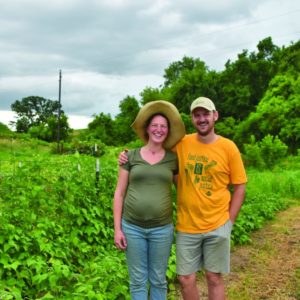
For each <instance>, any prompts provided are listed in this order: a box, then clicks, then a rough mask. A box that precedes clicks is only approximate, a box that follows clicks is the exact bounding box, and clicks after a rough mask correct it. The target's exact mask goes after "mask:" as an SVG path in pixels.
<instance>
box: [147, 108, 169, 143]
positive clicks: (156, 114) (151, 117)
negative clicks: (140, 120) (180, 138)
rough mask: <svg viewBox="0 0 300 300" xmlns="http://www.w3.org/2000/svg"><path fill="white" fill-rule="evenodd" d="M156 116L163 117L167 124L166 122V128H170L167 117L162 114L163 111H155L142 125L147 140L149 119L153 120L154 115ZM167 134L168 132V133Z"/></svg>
mask: <svg viewBox="0 0 300 300" xmlns="http://www.w3.org/2000/svg"><path fill="white" fill-rule="evenodd" d="M156 116H161V117H163V118H165V119H166V120H167V124H168V129H170V121H169V119H168V118H167V117H166V116H165V115H164V114H163V113H155V114H153V115H151V116H150V117H149V118H148V120H147V121H146V122H145V126H144V134H145V138H146V139H147V140H148V139H149V135H148V133H147V128H148V126H149V125H150V123H151V121H152V120H153V118H154V117H156ZM168 134H169V133H168Z"/></svg>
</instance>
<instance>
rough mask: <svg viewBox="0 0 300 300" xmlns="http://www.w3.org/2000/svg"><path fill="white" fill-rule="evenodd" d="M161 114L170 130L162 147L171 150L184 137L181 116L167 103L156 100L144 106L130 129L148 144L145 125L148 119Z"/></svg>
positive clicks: (173, 106) (174, 107)
mask: <svg viewBox="0 0 300 300" xmlns="http://www.w3.org/2000/svg"><path fill="white" fill-rule="evenodd" d="M159 113H161V114H163V115H164V116H166V117H167V118H168V120H169V124H170V128H169V134H168V137H167V138H166V140H165V141H164V144H163V145H164V147H165V148H166V149H171V148H172V147H174V146H175V145H176V144H177V143H178V142H179V141H180V140H181V139H182V138H183V137H184V135H185V126H184V123H183V121H182V119H181V116H180V114H179V112H178V110H177V108H176V106H175V105H173V104H172V103H170V102H168V101H164V100H156V101H151V102H148V103H147V104H145V105H144V106H143V107H142V108H141V109H140V111H139V112H138V114H137V116H136V118H135V120H134V122H133V123H132V124H131V127H132V128H133V130H134V131H135V132H136V134H137V135H138V136H139V138H140V139H141V140H143V141H144V142H145V143H147V142H148V137H147V135H146V124H147V121H148V120H149V118H150V117H152V116H153V115H155V114H159Z"/></svg>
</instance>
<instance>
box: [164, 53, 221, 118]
mask: <svg viewBox="0 0 300 300" xmlns="http://www.w3.org/2000/svg"><path fill="white" fill-rule="evenodd" d="M216 76H217V73H216V72H210V71H209V70H208V68H207V67H206V65H205V63H204V62H203V61H201V60H200V59H194V58H190V57H184V58H183V59H182V61H178V62H175V63H172V64H171V65H170V66H169V67H168V68H167V69H166V70H165V75H164V77H165V79H166V80H165V84H164V88H163V89H162V93H163V94H166V95H168V96H169V99H170V101H171V102H172V103H173V104H174V105H175V106H176V107H177V108H178V110H179V111H180V112H184V113H186V114H189V113H190V105H191V103H192V101H193V100H195V99H196V98H198V97H200V96H206V97H210V98H212V99H216V92H215V82H216V80H215V77H216Z"/></svg>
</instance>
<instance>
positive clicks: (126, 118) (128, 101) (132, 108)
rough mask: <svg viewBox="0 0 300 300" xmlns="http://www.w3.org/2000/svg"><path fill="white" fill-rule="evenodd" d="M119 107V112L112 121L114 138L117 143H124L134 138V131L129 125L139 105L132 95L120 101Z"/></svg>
mask: <svg viewBox="0 0 300 300" xmlns="http://www.w3.org/2000/svg"><path fill="white" fill-rule="evenodd" d="M119 108H120V113H119V114H118V115H117V116H116V118H115V122H114V127H115V133H116V136H115V139H116V140H117V141H118V144H126V143H128V142H130V141H132V140H134V139H135V138H136V135H135V132H134V131H133V130H132V129H131V127H130V126H131V124H132V123H133V121H134V119H135V117H136V115H137V113H138V112H139V109H140V107H139V104H138V101H137V100H136V99H135V98H134V97H130V96H127V97H126V98H124V99H123V100H122V101H121V102H120V105H119Z"/></svg>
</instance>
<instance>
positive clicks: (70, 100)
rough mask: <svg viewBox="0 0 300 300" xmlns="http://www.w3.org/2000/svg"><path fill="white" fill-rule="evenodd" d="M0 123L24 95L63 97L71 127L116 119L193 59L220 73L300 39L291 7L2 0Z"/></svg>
mask: <svg viewBox="0 0 300 300" xmlns="http://www.w3.org/2000/svg"><path fill="white" fill-rule="evenodd" d="M0 5H1V10H0V66H1V68H0V122H3V123H6V124H7V123H8V121H9V120H13V117H12V114H11V113H10V112H9V111H10V106H11V104H12V103H13V102H14V101H15V100H21V99H22V98H24V97H27V96H32V95H35V96H41V97H44V98H46V99H52V100H57V99H58V80H59V70H62V94H61V100H62V105H63V109H64V111H65V112H66V113H67V115H68V116H69V118H70V123H71V127H73V128H84V127H86V125H87V123H88V122H89V121H90V120H91V117H92V116H93V115H94V114H99V113H101V112H103V113H110V114H111V116H112V117H114V116H115V115H116V114H117V113H118V112H119V103H120V101H121V100H122V99H124V98H125V97H126V96H127V95H130V96H135V97H136V98H137V99H138V100H139V99H140V96H139V94H140V92H141V91H142V90H143V89H144V88H145V87H147V86H150V87H159V85H161V84H162V83H163V77H162V76H163V73H164V69H165V68H167V67H168V66H169V65H170V63H172V62H174V61H178V60H181V59H182V58H183V56H192V57H195V58H200V59H201V60H203V61H204V62H205V63H206V65H207V66H208V67H209V69H211V70H212V69H213V70H222V69H223V68H224V64H225V63H226V61H227V60H228V59H230V60H235V59H236V57H237V54H238V53H241V52H242V51H243V49H248V50H249V51H256V45H257V44H258V42H259V41H260V40H262V39H264V38H266V37H268V36H271V37H272V39H273V42H274V43H275V44H276V45H277V46H283V45H285V46H288V45H290V43H291V42H292V41H294V42H296V41H298V40H299V37H300V2H299V1H296V0H285V1H279V0H259V1H258V0H251V1H248V0H245V1H240V0H223V1H216V0H212V1H203V0H185V1H183V0H143V1H140V0H64V1H61V0H52V1H40V0H10V1H4V0H0Z"/></svg>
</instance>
